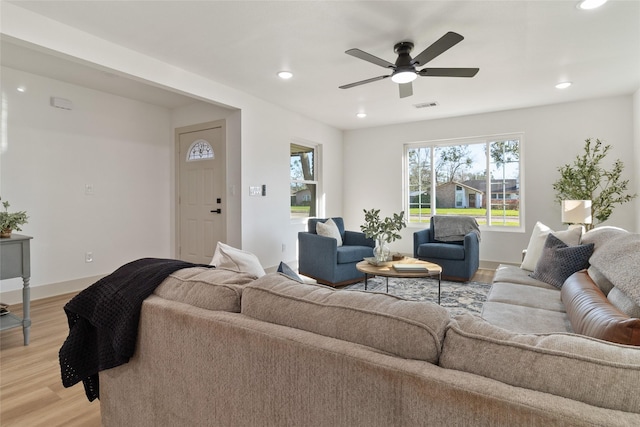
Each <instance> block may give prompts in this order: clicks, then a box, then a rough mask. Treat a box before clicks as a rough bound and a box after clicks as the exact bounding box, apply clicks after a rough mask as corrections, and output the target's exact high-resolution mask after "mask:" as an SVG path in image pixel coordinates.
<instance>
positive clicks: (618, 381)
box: [440, 315, 640, 413]
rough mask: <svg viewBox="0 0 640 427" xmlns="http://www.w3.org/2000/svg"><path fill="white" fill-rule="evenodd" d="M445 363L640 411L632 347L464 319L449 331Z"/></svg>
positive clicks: (638, 367) (639, 377)
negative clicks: (518, 331)
mask: <svg viewBox="0 0 640 427" xmlns="http://www.w3.org/2000/svg"><path fill="white" fill-rule="evenodd" d="M440 365H441V366H442V367H444V368H447V369H456V370H459V371H464V372H471V373H473V374H476V375H481V376H483V377H487V378H492V379H494V380H497V381H501V382H503V383H506V384H510V385H513V386H515V387H522V388H526V389H530V390H537V391H541V392H544V393H550V394H554V395H557V396H562V397H566V398H569V399H574V400H577V401H581V402H585V403H587V404H589V405H593V406H598V407H601V408H609V409H614V410H619V411H627V412H634V413H640V393H638V384H640V351H638V349H636V348H632V347H629V346H623V345H618V344H611V343H603V342H602V341H599V340H594V339H592V338H588V337H582V336H578V335H571V334H539V335H537V334H518V333H513V332H510V331H507V330H505V329H501V328H498V327H495V326H493V325H490V324H489V323H487V322H485V321H483V320H482V319H479V318H477V317H474V316H471V315H462V316H458V317H456V318H455V319H454V321H452V323H451V326H450V327H449V329H448V330H447V334H446V337H445V342H444V346H443V350H442V355H441V357H440Z"/></svg>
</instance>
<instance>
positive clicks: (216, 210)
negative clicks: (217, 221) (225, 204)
mask: <svg viewBox="0 0 640 427" xmlns="http://www.w3.org/2000/svg"><path fill="white" fill-rule="evenodd" d="M211 213H218V214H221V213H222V209H220V208H218V209H214V210H212V211H211Z"/></svg>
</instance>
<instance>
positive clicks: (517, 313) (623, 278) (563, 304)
mask: <svg viewBox="0 0 640 427" xmlns="http://www.w3.org/2000/svg"><path fill="white" fill-rule="evenodd" d="M547 231H550V230H547ZM574 231H575V230H574ZM577 231H578V234H577V239H578V240H579V242H578V241H574V242H572V243H574V244H576V243H580V244H583V245H585V244H587V245H588V244H592V245H593V246H594V248H593V255H592V256H591V257H590V258H589V267H588V269H585V270H582V271H578V272H576V273H575V274H572V275H571V276H570V277H569V278H567V280H566V281H565V282H564V284H563V285H562V287H561V288H560V289H559V288H557V287H556V286H553V285H551V284H548V283H545V282H543V281H540V280H536V279H534V278H532V277H531V274H532V271H531V270H533V269H534V268H535V267H534V265H535V264H536V263H535V262H532V260H527V259H525V260H524V261H523V264H522V266H523V267H525V268H520V267H516V266H512V265H500V266H499V267H498V269H497V270H496V273H495V276H494V279H493V286H492V287H491V291H490V292H489V295H488V296H487V301H486V302H485V303H484V305H483V308H482V318H484V319H485V320H487V321H488V322H489V323H491V324H493V325H496V326H500V327H502V328H506V329H508V330H510V331H514V332H520V333H554V332H568V333H578V334H582V335H587V336H591V337H593V338H598V339H603V340H607V341H612V342H617V343H621V344H631V345H637V346H640V319H639V317H640V304H639V303H638V302H637V301H638V299H640V296H639V294H640V267H639V266H640V236H639V235H638V234H637V233H629V232H627V231H625V230H623V229H620V228H615V227H600V228H595V229H593V230H590V231H588V232H586V233H585V234H583V235H581V234H580V233H579V230H577ZM535 233H536V231H535V230H534V235H532V238H531V239H532V241H533V240H534V238H535ZM562 233H565V234H562ZM557 234H558V235H561V237H563V238H565V237H566V236H568V237H567V238H568V239H575V238H576V236H575V233H572V234H574V235H573V236H569V234H568V233H567V232H560V233H557ZM541 237H544V236H539V238H541ZM543 240H544V239H543ZM529 247H530V248H531V247H532V244H531V243H530V245H529ZM533 261H535V260H533ZM634 291H635V293H634ZM627 294H628V295H627ZM634 297H635V301H634V299H633V298H634ZM639 351H640V347H639Z"/></svg>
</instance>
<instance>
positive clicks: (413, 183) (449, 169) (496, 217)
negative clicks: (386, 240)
mask: <svg viewBox="0 0 640 427" xmlns="http://www.w3.org/2000/svg"><path fill="white" fill-rule="evenodd" d="M522 140H523V136H522V135H521V134H518V135H509V136H500V137H489V138H474V139H464V140H456V141H451V140H449V141H433V142H425V143H417V144H408V145H406V146H405V172H406V176H405V183H406V185H405V200H406V208H405V210H406V211H407V212H409V215H408V222H409V223H410V224H411V223H423V222H429V220H430V218H431V216H432V215H436V214H440V215H469V216H473V217H475V218H476V220H477V221H478V224H481V225H484V226H489V227H495V228H500V227H505V229H514V228H515V227H517V228H519V227H520V226H521V213H520V212H521V211H520V206H521V203H522V197H521V196H522V193H521V188H520V169H521V167H520V147H521V144H522ZM432 189H435V191H432ZM507 227H508V228H507Z"/></svg>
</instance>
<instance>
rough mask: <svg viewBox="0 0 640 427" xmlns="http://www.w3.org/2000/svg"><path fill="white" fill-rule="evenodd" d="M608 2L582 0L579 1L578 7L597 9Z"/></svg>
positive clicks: (603, 0)
mask: <svg viewBox="0 0 640 427" xmlns="http://www.w3.org/2000/svg"><path fill="white" fill-rule="evenodd" d="M606 2H607V0H582V1H581V2H580V3H578V9H582V10H591V9H597V8H599V7H600V6H602V5H603V4H605V3H606Z"/></svg>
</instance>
